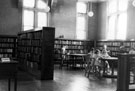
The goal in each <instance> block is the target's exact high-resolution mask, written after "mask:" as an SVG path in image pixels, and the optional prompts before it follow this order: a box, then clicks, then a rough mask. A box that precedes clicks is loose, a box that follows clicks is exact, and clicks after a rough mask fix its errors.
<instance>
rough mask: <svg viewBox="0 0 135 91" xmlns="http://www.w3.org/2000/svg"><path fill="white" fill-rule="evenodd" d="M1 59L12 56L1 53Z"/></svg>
mask: <svg viewBox="0 0 135 91" xmlns="http://www.w3.org/2000/svg"><path fill="white" fill-rule="evenodd" d="M2 57H5V58H7V57H8V58H12V57H13V55H12V54H3V53H1V54H0V58H2Z"/></svg>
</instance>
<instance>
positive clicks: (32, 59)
mask: <svg viewBox="0 0 135 91" xmlns="http://www.w3.org/2000/svg"><path fill="white" fill-rule="evenodd" d="M18 58H21V59H25V60H27V61H30V62H38V63H39V62H40V60H41V55H36V54H31V53H26V52H20V53H18Z"/></svg>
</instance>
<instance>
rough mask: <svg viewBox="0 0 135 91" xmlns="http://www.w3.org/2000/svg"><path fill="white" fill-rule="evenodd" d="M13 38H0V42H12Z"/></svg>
mask: <svg viewBox="0 0 135 91" xmlns="http://www.w3.org/2000/svg"><path fill="white" fill-rule="evenodd" d="M14 41H15V39H14V38H0V42H5V43H6V42H14Z"/></svg>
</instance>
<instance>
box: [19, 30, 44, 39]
mask: <svg viewBox="0 0 135 91" xmlns="http://www.w3.org/2000/svg"><path fill="white" fill-rule="evenodd" d="M41 36H42V31H36V32H33V31H31V32H26V33H21V34H19V37H20V38H29V39H41Z"/></svg>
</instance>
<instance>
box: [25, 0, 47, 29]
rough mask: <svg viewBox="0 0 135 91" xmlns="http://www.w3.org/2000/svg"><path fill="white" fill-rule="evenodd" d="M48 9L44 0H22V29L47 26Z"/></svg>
mask: <svg viewBox="0 0 135 91" xmlns="http://www.w3.org/2000/svg"><path fill="white" fill-rule="evenodd" d="M48 10H49V8H48V6H47V3H46V2H45V0H23V30H24V31H27V30H30V29H37V28H42V27H43V26H47V25H48V24H47V23H48V20H47V19H48V13H47V12H48Z"/></svg>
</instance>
